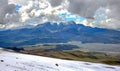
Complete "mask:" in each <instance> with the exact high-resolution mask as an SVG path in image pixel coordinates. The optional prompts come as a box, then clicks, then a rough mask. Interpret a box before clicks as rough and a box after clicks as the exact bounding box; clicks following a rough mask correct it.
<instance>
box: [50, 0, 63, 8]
mask: <svg viewBox="0 0 120 71" xmlns="http://www.w3.org/2000/svg"><path fill="white" fill-rule="evenodd" d="M62 1H63V0H49V2H50V3H51V5H52V6H53V7H55V6H59V5H60V4H61V3H62Z"/></svg>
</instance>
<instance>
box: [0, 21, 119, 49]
mask: <svg viewBox="0 0 120 71" xmlns="http://www.w3.org/2000/svg"><path fill="white" fill-rule="evenodd" d="M69 41H80V42H82V43H112V44H118V43H120V31H116V30H111V29H103V28H92V27H89V26H84V25H82V24H76V23H75V22H69V24H65V23H61V24H57V23H52V24H51V23H50V22H46V23H44V24H40V25H37V26H35V27H33V28H22V29H16V30H6V31H0V46H1V47H6V46H7V47H9V46H23V45H35V44H39V43H66V42H69Z"/></svg>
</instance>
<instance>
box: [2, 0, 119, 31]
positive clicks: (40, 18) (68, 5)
mask: <svg viewBox="0 0 120 71" xmlns="http://www.w3.org/2000/svg"><path fill="white" fill-rule="evenodd" d="M119 7H120V0H0V27H1V28H13V27H24V26H30V25H33V26H35V25H37V24H41V23H44V22H47V21H50V22H61V21H64V22H66V21H75V22H77V23H82V24H85V25H87V26H92V27H102V28H109V29H117V30H119V29H120V25H119V23H120V14H119V13H120V8H119ZM61 15H62V16H61ZM69 15H70V16H69ZM71 15H72V16H73V17H71ZM83 18H85V20H84V21H83V20H82V21H81V19H83Z"/></svg>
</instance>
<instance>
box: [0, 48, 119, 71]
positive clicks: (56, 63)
mask: <svg viewBox="0 0 120 71" xmlns="http://www.w3.org/2000/svg"><path fill="white" fill-rule="evenodd" d="M0 71H120V66H110V65H105V64H98V63H89V62H82V61H72V60H62V59H55V58H48V57H42V56H34V55H27V54H20V53H15V52H9V51H4V50H2V49H0Z"/></svg>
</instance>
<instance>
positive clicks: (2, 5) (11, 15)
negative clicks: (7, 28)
mask: <svg viewBox="0 0 120 71" xmlns="http://www.w3.org/2000/svg"><path fill="white" fill-rule="evenodd" d="M17 17H18V15H17V13H16V10H15V5H14V4H8V0H0V24H5V23H7V22H9V21H11V22H12V21H17V20H18V18H17Z"/></svg>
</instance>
